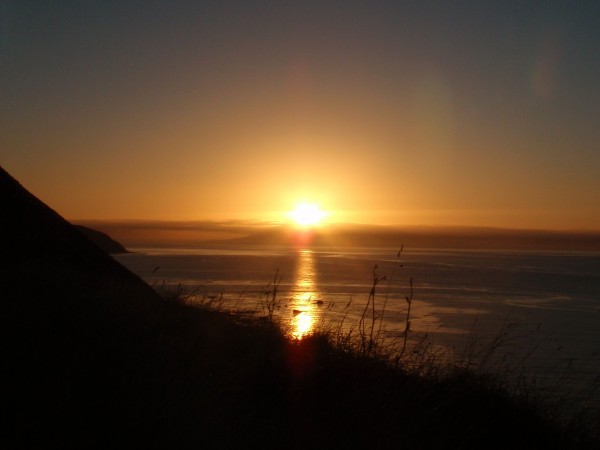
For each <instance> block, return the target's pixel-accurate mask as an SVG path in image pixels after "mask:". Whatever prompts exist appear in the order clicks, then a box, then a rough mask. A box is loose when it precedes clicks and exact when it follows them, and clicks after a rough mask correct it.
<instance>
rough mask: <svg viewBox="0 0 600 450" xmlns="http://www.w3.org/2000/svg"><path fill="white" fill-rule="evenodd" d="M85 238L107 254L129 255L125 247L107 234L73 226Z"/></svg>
mask: <svg viewBox="0 0 600 450" xmlns="http://www.w3.org/2000/svg"><path fill="white" fill-rule="evenodd" d="M75 228H77V229H78V230H79V231H80V232H81V233H83V235H84V236H85V237H87V238H88V239H89V240H90V241H92V242H93V243H94V244H96V245H97V246H98V247H100V249H102V250H104V251H105V252H106V253H109V254H118V253H129V252H128V251H127V249H126V248H125V247H123V246H122V245H121V244H120V243H118V242H117V241H115V240H114V239H112V238H111V237H110V236H109V235H108V234H106V233H102V232H101V231H98V230H94V229H92V228H88V227H84V226H83V225H75Z"/></svg>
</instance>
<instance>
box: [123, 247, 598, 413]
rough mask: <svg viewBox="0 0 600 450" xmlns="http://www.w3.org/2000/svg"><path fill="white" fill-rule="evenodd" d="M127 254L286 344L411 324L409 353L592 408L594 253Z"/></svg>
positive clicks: (398, 335) (157, 276)
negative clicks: (274, 323) (269, 320)
mask: <svg viewBox="0 0 600 450" xmlns="http://www.w3.org/2000/svg"><path fill="white" fill-rule="evenodd" d="M130 250H131V251H132V253H129V254H123V255H115V258H116V259H117V260H118V261H119V262H121V263H122V264H123V265H125V266H126V267H127V268H129V269H130V270H131V271H133V272H134V273H136V274H138V275H139V276H140V277H141V278H143V279H144V280H145V281H147V282H148V283H150V284H151V285H154V286H157V287H160V286H161V285H163V286H170V287H178V286H180V287H181V289H182V290H183V291H184V292H185V293H186V294H187V295H188V296H189V301H190V302H192V303H194V302H196V303H199V304H211V305H212V306H214V307H217V308H221V309H229V310H237V311H245V312H247V313H251V314H257V315H269V313H271V314H273V316H274V317H275V318H276V319H277V320H279V321H280V323H281V324H282V326H283V327H284V329H285V330H286V332H287V333H288V334H289V335H290V336H291V337H293V338H302V336H304V335H306V334H307V333H310V332H311V331H313V330H315V329H323V328H325V329H329V330H332V331H334V332H336V333H340V334H341V335H344V334H346V335H347V334H348V333H351V334H354V335H355V336H356V335H357V334H360V333H361V331H362V332H363V333H364V334H367V335H370V333H371V330H373V335H375V336H378V337H380V338H383V337H385V338H386V340H387V341H389V342H394V340H396V341H397V342H398V343H399V344H400V345H401V343H402V342H403V339H404V336H405V331H406V325H407V319H408V320H409V321H410V327H409V331H408V334H407V337H408V338H410V343H411V347H410V348H415V346H419V348H420V349H421V350H423V349H424V348H427V349H428V351H429V352H430V354H433V353H435V352H438V353H439V354H440V355H445V356H444V357H448V358H450V359H452V358H454V359H457V360H459V359H460V360H462V361H463V362H464V361H465V360H471V359H472V364H474V365H477V364H479V365H487V366H488V367H489V368H491V369H496V370H505V371H507V372H511V373H513V374H516V373H519V374H525V375H526V376H527V377H534V378H535V379H536V383H537V384H538V385H540V386H546V388H547V389H549V390H556V389H558V390H559V391H560V392H562V393H565V395H566V396H568V397H577V398H579V399H583V400H589V402H591V403H594V404H598V403H600V402H599V401H598V400H599V399H598V395H597V392H596V391H600V389H596V387H597V386H599V385H600V378H599V377H600V253H586V252H519V251H485V250H481V251H472V250H469V251H457V250H444V249H438V250H431V249H427V250H419V249H402V251H401V252H399V250H400V249H372V248H354V249H333V248H330V249H308V248H307V249H290V248H278V247H250V246H248V247H235V248H234V247H214V248H209V247H207V248H194V249H174V248H171V249H169V248H135V249H130ZM273 294H275V296H273ZM373 294H374V295H373ZM409 303H410V307H411V308H410V314H409V316H408V317H407V313H408V306H409ZM373 304H374V305H375V309H374V310H373ZM361 318H362V320H361Z"/></svg>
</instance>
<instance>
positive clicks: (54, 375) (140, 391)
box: [2, 269, 598, 449]
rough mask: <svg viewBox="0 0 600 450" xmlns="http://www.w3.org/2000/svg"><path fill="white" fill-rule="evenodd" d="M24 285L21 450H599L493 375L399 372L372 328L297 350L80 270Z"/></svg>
mask: <svg viewBox="0 0 600 450" xmlns="http://www.w3.org/2000/svg"><path fill="white" fill-rule="evenodd" d="M73 275H77V277H76V278H73V277H72V276H73ZM11 281H12V283H11V284H9V287H11V286H12V287H14V289H8V290H6V291H5V294H4V296H3V298H4V299H5V300H10V305H12V310H11V311H10V314H4V315H3V318H4V319H10V320H4V321H3V323H2V328H3V334H4V336H2V337H3V343H4V347H5V348H4V349H3V350H4V352H3V355H4V356H5V361H6V362H8V364H7V365H6V367H7V368H6V369H5V370H6V373H7V374H8V375H9V376H8V378H7V380H8V381H5V383H6V384H5V401H4V405H5V407H7V412H8V413H9V414H8V417H9V420H8V421H7V422H5V424H4V425H5V436H6V437H7V438H8V439H9V441H10V442H12V443H14V444H20V445H19V446H28V445H30V444H40V443H43V444H44V446H46V447H47V446H60V447H75V446H77V447H79V446H85V447H89V446H102V447H104V446H108V445H115V444H116V443H117V442H120V443H121V442H123V443H129V444H130V445H134V446H135V447H136V448H137V447H142V446H150V447H154V448H156V447H159V448H182V447H201V448H256V447H259V448H427V449H429V448H448V449H451V448H511V449H512V448H529V449H531V448H596V446H597V444H598V441H597V440H596V439H595V438H594V436H592V435H591V434H590V433H589V432H590V431H592V430H591V429H589V428H581V427H580V428H577V427H575V426H574V425H575V422H573V423H571V424H570V426H565V424H560V423H557V422H556V421H555V420H554V417H553V416H551V415H550V414H549V412H550V411H549V410H548V409H547V408H545V407H544V406H543V405H542V404H541V403H539V402H535V401H530V399H525V398H514V397H513V396H511V395H509V394H508V392H507V391H506V390H505V389H504V387H503V385H502V383H501V380H498V379H495V378H494V377H493V376H491V375H489V374H477V373H475V372H473V371H470V370H468V369H465V368H463V369H460V370H453V371H444V372H443V373H442V372H441V371H439V372H435V371H428V372H427V373H423V372H421V373H417V372H415V371H413V370H406V368H407V367H408V366H406V367H405V365H404V364H405V362H406V361H409V359H407V357H406V356H404V357H403V359H402V360H399V361H397V364H396V365H394V364H390V363H389V358H387V357H385V356H384V353H383V351H382V350H381V351H380V350H377V349H376V348H375V347H372V346H369V344H367V347H361V345H363V344H361V342H362V340H361V339H360V336H361V334H359V335H358V336H359V339H358V340H357V341H355V344H353V345H350V344H349V342H348V341H347V340H346V341H344V340H339V339H337V338H336V335H335V334H332V333H326V332H321V333H316V334H314V335H312V336H309V337H308V338H306V339H303V340H301V341H292V340H289V339H288V338H286V337H285V336H284V334H283V333H282V332H281V330H280V329H279V328H278V327H277V326H276V325H275V323H274V321H272V320H267V319H264V318H249V317H242V316H238V315H234V314H230V313H226V312H218V311H215V310H211V309H208V308H198V307H192V306H188V305H186V304H184V303H183V302H181V301H178V300H181V297H180V296H178V295H175V296H170V297H169V296H167V298H159V297H158V296H156V295H154V292H149V291H146V290H145V289H140V286H138V285H135V286H132V285H131V284H130V283H128V282H124V281H123V280H121V281H119V280H118V279H115V278H111V279H110V282H108V279H107V278H106V276H105V275H102V276H99V275H97V274H93V275H89V276H85V275H84V274H82V273H77V271H75V270H74V269H73V271H71V272H69V271H67V272H64V271H63V270H62V269H61V270H52V271H51V272H50V273H48V270H47V269H45V270H44V271H41V272H40V273H39V274H38V276H37V278H36V282H35V283H31V279H29V282H28V280H27V279H24V278H22V279H20V280H19V277H18V276H13V278H12V279H11ZM15 281H17V282H18V283H17V284H15V283H14V282H15ZM11 315H12V317H9V316H11ZM366 335H369V330H368V327H367V333H366ZM362 336H363V337H364V335H362ZM7 343H10V344H9V345H6V344H7ZM357 345H358V347H357ZM366 348H369V351H368V352H366V351H365V349H366ZM361 349H362V350H361ZM405 355H406V352H405Z"/></svg>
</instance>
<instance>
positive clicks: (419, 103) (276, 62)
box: [0, 0, 600, 230]
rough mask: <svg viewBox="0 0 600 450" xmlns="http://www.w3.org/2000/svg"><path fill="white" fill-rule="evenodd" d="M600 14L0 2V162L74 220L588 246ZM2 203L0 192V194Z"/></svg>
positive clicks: (584, 10)
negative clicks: (559, 234)
mask: <svg viewBox="0 0 600 450" xmlns="http://www.w3.org/2000/svg"><path fill="white" fill-rule="evenodd" d="M598 24H600V1H503V2H498V1H484V0H473V1H456V2H446V1H410V2H409V1H376V0H373V1H353V0H346V1H191V0H190V1H175V0H174V1H123V0H119V1H112V0H103V1H90V0H77V1H75V0H73V1H50V2H45V1H28V0H18V1H17V0H15V1H10V0H1V1H0V104H1V108H0V165H2V166H3V167H4V168H5V169H6V170H7V171H8V172H10V173H11V174H12V175H13V176H14V177H15V178H17V179H18V180H19V181H20V182H21V183H22V184H23V185H24V186H25V187H26V188H27V189H29V190H30V191H31V192H32V193H34V194H35V195H36V196H38V197H39V198H40V199H42V200H43V201H44V202H46V203H47V204H49V205H50V206H51V207H52V208H54V209H55V210H56V211H58V212H59V213H60V214H61V215H63V216H64V217H66V218H67V219H70V220H86V219H87V220H92V219H94V220H96V219H98V220H166V221H171V220H172V221H188V220H189V221H199V220H216V221H220V220H230V219H231V220H234V219H235V220H257V221H261V220H269V221H279V220H285V218H286V214H288V213H289V211H290V210H292V209H293V208H294V205H295V204H296V203H297V202H299V201H305V202H309V203H317V204H319V205H320V206H321V208H322V209H323V210H325V211H328V213H329V214H328V216H327V219H328V220H331V221H339V222H346V221H348V222H360V223H372V224H400V225H404V224H406V225H419V224H422V225H477V226H497V227H511V228H548V229H583V230H600V26H599V25H598ZM0 194H1V193H0Z"/></svg>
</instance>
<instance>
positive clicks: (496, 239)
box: [215, 224, 600, 251]
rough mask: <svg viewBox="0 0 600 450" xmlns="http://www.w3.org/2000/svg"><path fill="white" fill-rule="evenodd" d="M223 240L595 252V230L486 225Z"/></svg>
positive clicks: (349, 228) (598, 243)
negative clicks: (491, 226)
mask: <svg viewBox="0 0 600 450" xmlns="http://www.w3.org/2000/svg"><path fill="white" fill-rule="evenodd" d="M215 243H216V241H215ZM223 243H225V241H223ZM226 243H227V244H247V245H307V244H308V245H312V246H315V247H375V248H376V247H380V248H400V246H401V245H402V244H406V245H410V248H413V249H416V248H421V249H426V248H436V249H464V250H507V251H511V250H516V251H518V250H533V251H536V250H539V251H600V233H597V232H585V231H571V232H567V231H549V230H511V229H503V228H486V227H442V226H440V227H424V226H422V227H394V226H375V225H352V224H345V225H344V224H337V225H335V224H334V225H329V226H327V227H323V228H319V227H315V228H313V229H306V230H299V229H297V228H294V227H289V226H279V227H273V228H269V229H263V230H260V231H257V232H255V233H251V234H249V235H248V236H244V237H240V238H235V239H230V240H227V241H226Z"/></svg>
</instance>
